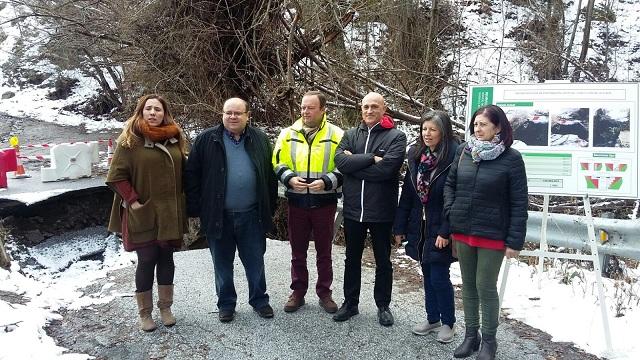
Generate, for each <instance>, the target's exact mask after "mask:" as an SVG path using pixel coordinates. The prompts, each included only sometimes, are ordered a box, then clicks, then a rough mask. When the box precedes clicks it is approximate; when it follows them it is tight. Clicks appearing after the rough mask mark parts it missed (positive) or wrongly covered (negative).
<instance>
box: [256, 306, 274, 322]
mask: <svg viewBox="0 0 640 360" xmlns="http://www.w3.org/2000/svg"><path fill="white" fill-rule="evenodd" d="M254 310H255V311H256V312H257V313H258V315H260V317H261V318H265V319H270V318H272V317H273V308H272V307H271V305H269V304H267V305H265V306H263V307H261V308H259V309H254Z"/></svg>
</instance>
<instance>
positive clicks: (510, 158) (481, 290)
mask: <svg viewBox="0 0 640 360" xmlns="http://www.w3.org/2000/svg"><path fill="white" fill-rule="evenodd" d="M469 129H470V132H471V134H472V135H471V136H470V137H469V141H468V142H467V143H465V144H463V146H461V147H460V148H459V149H458V151H457V152H456V158H455V159H454V161H453V164H452V165H451V170H450V171H449V176H448V177H447V181H446V185H445V189H444V211H445V215H446V216H447V218H448V220H449V224H450V231H451V236H452V238H453V240H454V241H455V246H456V250H457V255H458V260H459V261H460V272H461V274H462V300H463V307H464V318H465V327H466V329H465V338H464V341H463V342H462V344H460V346H458V347H457V348H456V349H455V351H454V354H453V355H454V357H456V358H463V357H468V356H470V355H471V354H472V353H473V352H474V351H476V350H478V348H479V347H480V343H481V342H482V347H481V348H480V352H479V353H478V356H477V357H476V359H480V360H489V359H494V358H495V354H496V349H497V343H496V330H497V328H498V316H499V300H498V291H497V282H498V273H499V272H500V266H501V265H502V260H503V258H504V257H505V256H506V257H507V258H513V257H517V256H518V253H519V252H520V250H521V249H522V245H523V243H524V238H525V234H526V227H527V206H528V192H527V174H526V172H525V167H524V162H523V160H522V156H521V155H520V153H519V152H518V151H517V150H515V149H512V148H511V144H512V143H513V131H512V129H511V125H510V124H509V121H508V120H507V116H506V115H505V113H504V111H502V109H501V108H500V107H498V106H495V105H488V106H484V107H481V108H479V109H478V110H476V112H475V113H474V114H473V116H472V118H471V123H470V124H469ZM480 314H482V328H481V330H482V337H480V333H479V332H478V329H479V328H480V325H481V324H480ZM481 339H482V341H481Z"/></svg>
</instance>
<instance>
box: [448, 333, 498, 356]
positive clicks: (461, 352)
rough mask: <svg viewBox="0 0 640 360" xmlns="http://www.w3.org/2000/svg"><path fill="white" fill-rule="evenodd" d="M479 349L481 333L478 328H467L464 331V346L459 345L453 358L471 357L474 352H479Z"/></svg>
mask: <svg viewBox="0 0 640 360" xmlns="http://www.w3.org/2000/svg"><path fill="white" fill-rule="evenodd" d="M494 339H495V337H494ZM494 342H495V341H494ZM479 347H480V333H479V332H478V328H466V329H465V331H464V340H462V344H460V345H458V347H457V348H456V349H455V350H454V351H453V357H455V358H466V357H469V356H471V354H473V352H474V351H478V348H479Z"/></svg>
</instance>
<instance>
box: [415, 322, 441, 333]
mask: <svg viewBox="0 0 640 360" xmlns="http://www.w3.org/2000/svg"><path fill="white" fill-rule="evenodd" d="M441 326H442V324H441V323H440V321H438V322H437V323H434V324H429V321H428V320H425V321H423V322H421V323H417V324H416V325H414V326H413V329H412V330H411V332H413V333H414V334H416V335H421V336H422V335H427V334H430V333H432V332H436V331H438V329H440V327H441Z"/></svg>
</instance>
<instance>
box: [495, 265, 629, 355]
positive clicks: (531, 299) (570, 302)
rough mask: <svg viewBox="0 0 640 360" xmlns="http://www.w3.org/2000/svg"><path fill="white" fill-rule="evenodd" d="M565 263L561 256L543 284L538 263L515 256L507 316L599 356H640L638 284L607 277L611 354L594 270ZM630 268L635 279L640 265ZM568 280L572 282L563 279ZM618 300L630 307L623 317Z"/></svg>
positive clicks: (505, 306) (606, 291)
mask: <svg viewBox="0 0 640 360" xmlns="http://www.w3.org/2000/svg"><path fill="white" fill-rule="evenodd" d="M564 264H565V265H562V263H561V262H560V261H557V260H556V261H555V262H554V266H553V267H551V268H550V269H549V270H548V271H545V272H544V273H543V274H542V277H541V282H540V283H541V286H540V289H538V286H537V282H538V276H537V271H536V269H535V267H533V266H528V265H527V264H525V263H523V262H515V261H513V262H512V266H511V267H510V268H509V276H508V283H507V290H506V293H505V296H504V302H503V304H502V307H503V310H504V311H505V312H506V313H507V314H508V317H509V318H512V319H516V320H519V321H522V322H524V323H526V324H528V325H531V326H532V327H534V328H537V329H540V330H542V331H544V332H547V333H548V334H550V335H551V336H552V338H553V341H563V342H573V343H574V344H576V346H578V347H579V348H582V349H584V350H585V351H587V352H589V353H592V354H596V355H598V356H603V357H607V358H609V359H629V360H631V359H638V358H639V357H640V344H639V343H638V341H637V339H636V335H637V333H638V330H640V306H638V300H639V299H638V289H637V286H633V287H632V288H630V287H629V284H627V283H624V282H621V281H614V280H611V279H603V282H604V288H605V297H606V300H605V303H606V306H607V314H608V318H609V328H610V329H611V339H612V347H613V352H612V353H607V351H606V350H607V349H606V344H605V336H604V332H603V323H602V315H601V310H600V303H599V301H598V289H597V285H596V279H595V275H594V273H593V271H588V270H585V269H581V268H577V267H571V266H566V262H565V263H564ZM503 268H504V266H503ZM628 271H629V274H628V275H630V276H631V277H633V278H636V279H637V278H638V275H640V273H639V272H638V271H637V269H635V270H628ZM501 276H502V275H501ZM563 279H566V280H565V281H566V282H568V284H563V283H562V282H561V280H563ZM634 285H635V284H634ZM616 305H620V306H624V307H627V309H625V310H623V312H624V316H621V317H615V315H616V310H615V309H616Z"/></svg>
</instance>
